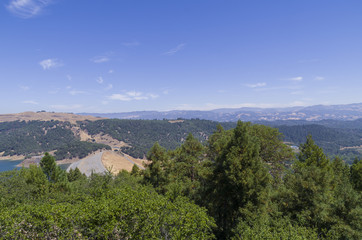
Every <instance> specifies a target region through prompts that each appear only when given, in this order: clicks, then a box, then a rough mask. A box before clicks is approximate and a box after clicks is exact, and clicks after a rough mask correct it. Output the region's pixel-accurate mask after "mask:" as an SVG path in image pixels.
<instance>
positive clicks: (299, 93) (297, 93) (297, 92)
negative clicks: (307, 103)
mask: <svg viewBox="0 0 362 240" xmlns="http://www.w3.org/2000/svg"><path fill="white" fill-rule="evenodd" d="M290 94H291V95H303V94H304V92H303V91H293V92H291V93H290Z"/></svg>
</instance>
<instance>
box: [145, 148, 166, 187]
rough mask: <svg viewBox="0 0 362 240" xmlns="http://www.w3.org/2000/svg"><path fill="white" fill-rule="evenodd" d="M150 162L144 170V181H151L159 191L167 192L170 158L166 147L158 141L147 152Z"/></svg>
mask: <svg viewBox="0 0 362 240" xmlns="http://www.w3.org/2000/svg"><path fill="white" fill-rule="evenodd" d="M147 159H148V160H149V161H150V163H149V164H148V165H147V166H146V169H145V171H144V181H145V182H146V183H151V184H152V185H153V187H154V188H155V189H156V190H157V191H159V192H162V193H164V192H165V185H166V184H167V183H168V181H169V179H168V175H169V164H170V159H169V156H168V153H167V151H166V149H165V148H163V147H161V146H160V145H159V144H158V142H156V143H155V144H154V145H153V146H152V148H151V150H150V151H149V152H148V154H147Z"/></svg>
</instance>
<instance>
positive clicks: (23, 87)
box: [19, 85, 30, 91]
mask: <svg viewBox="0 0 362 240" xmlns="http://www.w3.org/2000/svg"><path fill="white" fill-rule="evenodd" d="M19 88H20V89H21V90H23V91H28V90H29V89H30V87H29V86H24V85H20V86H19Z"/></svg>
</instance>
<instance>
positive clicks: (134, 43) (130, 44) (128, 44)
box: [122, 41, 140, 47]
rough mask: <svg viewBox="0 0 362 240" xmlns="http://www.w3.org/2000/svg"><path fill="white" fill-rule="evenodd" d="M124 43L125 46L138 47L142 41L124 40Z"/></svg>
mask: <svg viewBox="0 0 362 240" xmlns="http://www.w3.org/2000/svg"><path fill="white" fill-rule="evenodd" d="M122 45H123V46H125V47H136V46H139V45H140V43H139V42H138V41H133V42H123V43H122Z"/></svg>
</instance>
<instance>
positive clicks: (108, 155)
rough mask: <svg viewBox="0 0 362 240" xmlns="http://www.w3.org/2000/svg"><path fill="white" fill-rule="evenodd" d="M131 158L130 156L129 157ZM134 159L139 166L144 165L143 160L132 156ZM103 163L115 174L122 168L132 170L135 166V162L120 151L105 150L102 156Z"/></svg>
mask: <svg viewBox="0 0 362 240" xmlns="http://www.w3.org/2000/svg"><path fill="white" fill-rule="evenodd" d="M129 158H130V157H129ZM130 159H131V160H132V161H134V162H135V163H136V164H137V165H138V167H139V168H141V167H143V165H142V163H141V162H142V160H136V159H133V158H130ZM135 160H136V161H135ZM102 163H103V165H104V167H105V168H106V169H111V171H112V173H113V174H117V173H119V172H120V171H121V170H126V171H128V172H130V171H131V170H132V167H133V163H131V162H130V161H128V160H127V159H126V158H125V157H124V156H122V155H121V154H119V153H116V152H112V151H104V152H103V156H102Z"/></svg>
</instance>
